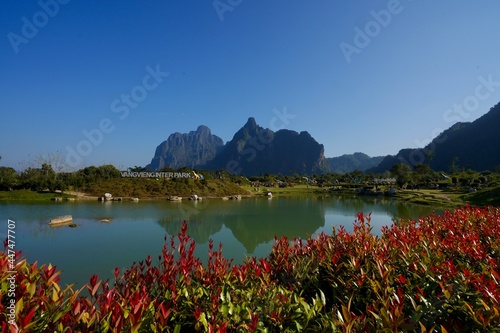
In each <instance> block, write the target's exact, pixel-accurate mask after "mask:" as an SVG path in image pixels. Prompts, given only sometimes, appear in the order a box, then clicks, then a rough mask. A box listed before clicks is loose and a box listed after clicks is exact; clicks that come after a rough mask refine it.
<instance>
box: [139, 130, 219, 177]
mask: <svg viewBox="0 0 500 333" xmlns="http://www.w3.org/2000/svg"><path fill="white" fill-rule="evenodd" d="M223 146H224V142H223V141H222V139H221V138H219V137H218V136H217V135H212V133H211V132H210V129H209V128H208V127H206V126H203V125H201V126H199V127H198V129H197V130H196V131H191V132H189V133H184V134H181V133H178V132H176V133H173V134H171V135H170V136H169V137H168V139H167V140H166V141H163V142H162V143H161V144H160V145H159V146H158V147H157V148H156V151H155V155H154V157H153V159H152V160H151V163H150V164H149V165H148V166H147V168H148V169H150V170H160V169H162V168H164V167H169V168H176V169H177V168H181V167H189V168H193V167H195V166H197V165H204V164H205V163H207V161H210V160H211V159H213V158H214V157H215V155H216V154H217V152H218V151H219V150H220V149H221V148H222V147H223Z"/></svg>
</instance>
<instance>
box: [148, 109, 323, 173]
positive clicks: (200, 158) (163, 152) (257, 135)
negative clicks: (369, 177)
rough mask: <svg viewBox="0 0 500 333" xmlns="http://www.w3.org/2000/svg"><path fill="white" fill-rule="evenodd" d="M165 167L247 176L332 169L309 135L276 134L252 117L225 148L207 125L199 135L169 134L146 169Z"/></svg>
mask: <svg viewBox="0 0 500 333" xmlns="http://www.w3.org/2000/svg"><path fill="white" fill-rule="evenodd" d="M164 167H170V168H180V167H191V168H200V169H206V170H220V169H226V170H228V171H229V172H231V173H235V174H242V175H246V176H253V175H261V174H264V173H270V174H280V173H281V174H283V175H289V174H293V173H299V174H313V173H322V172H325V171H328V168H329V167H328V162H327V161H326V160H325V157H324V147H323V145H321V144H319V143H318V142H317V141H316V140H314V138H312V137H311V135H310V134H309V133H307V132H300V133H297V132H295V131H291V130H279V131H277V132H273V131H272V130H270V129H265V128H262V127H261V126H259V125H257V123H256V122H255V119H254V118H249V119H248V121H247V122H246V124H245V125H244V126H243V127H242V128H241V129H239V130H238V131H237V132H236V133H235V134H234V136H233V138H232V140H231V141H229V142H227V143H226V144H225V145H223V144H222V139H220V138H219V137H217V136H215V135H211V133H210V130H209V129H208V127H205V126H200V127H198V130H197V131H196V132H190V133H188V134H181V133H174V134H172V135H170V136H169V138H168V139H167V140H166V141H164V142H163V143H162V144H160V145H159V146H158V148H156V152H155V156H154V157H153V159H152V161H151V163H150V164H149V165H148V166H147V168H148V169H150V170H159V169H161V168H164Z"/></svg>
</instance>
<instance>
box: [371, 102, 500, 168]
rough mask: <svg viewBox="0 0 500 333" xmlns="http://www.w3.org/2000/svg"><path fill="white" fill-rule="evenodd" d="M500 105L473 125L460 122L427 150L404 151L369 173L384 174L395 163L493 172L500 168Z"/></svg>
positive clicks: (431, 143)
mask: <svg viewBox="0 0 500 333" xmlns="http://www.w3.org/2000/svg"><path fill="white" fill-rule="evenodd" d="M499 131H500V103H499V104H497V105H495V106H494V107H492V108H491V109H490V111H489V112H488V113H486V114H484V115H483V116H481V117H480V118H478V119H476V120H475V121H473V122H457V123H455V124H454V125H453V126H451V127H450V128H448V129H447V130H445V131H443V132H442V133H441V134H439V135H438V136H437V137H436V138H435V139H434V140H432V141H431V142H430V143H429V144H428V145H426V146H425V147H424V148H416V149H411V148H407V149H401V150H400V151H399V152H398V153H397V154H396V155H389V156H386V157H385V158H384V159H383V160H382V161H381V162H380V164H379V165H378V166H376V167H374V168H371V169H368V170H367V172H374V173H379V172H384V171H387V170H390V169H391V168H392V166H393V165H394V164H396V163H404V164H407V165H410V166H415V165H417V164H420V163H425V164H428V165H429V166H430V167H431V169H433V170H439V171H448V172H454V171H458V170H460V169H472V170H477V171H485V170H494V169H495V168H497V167H498V166H500V133H499Z"/></svg>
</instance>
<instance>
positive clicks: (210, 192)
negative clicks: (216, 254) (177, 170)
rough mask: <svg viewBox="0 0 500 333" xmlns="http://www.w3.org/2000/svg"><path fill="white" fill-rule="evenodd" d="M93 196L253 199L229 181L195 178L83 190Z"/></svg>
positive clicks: (120, 181)
mask: <svg viewBox="0 0 500 333" xmlns="http://www.w3.org/2000/svg"><path fill="white" fill-rule="evenodd" d="M82 190H83V192H85V193H87V194H89V195H92V196H103V195H104V193H111V194H112V195H113V196H115V197H139V198H167V197H169V196H174V195H175V196H180V197H189V196H191V195H193V194H196V195H198V196H201V197H224V196H228V195H235V194H240V195H249V194H250V193H249V192H248V191H246V190H245V189H243V188H242V187H241V186H239V185H237V184H235V183H233V182H230V181H227V180H203V181H200V180H195V179H191V178H173V179H167V178H163V179H158V180H157V179H153V178H115V179H108V180H102V181H98V182H95V183H93V184H90V185H89V186H87V187H85V188H83V189H82Z"/></svg>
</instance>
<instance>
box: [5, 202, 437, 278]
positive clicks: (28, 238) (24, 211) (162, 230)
mask: <svg viewBox="0 0 500 333" xmlns="http://www.w3.org/2000/svg"><path fill="white" fill-rule="evenodd" d="M360 211H363V212H365V213H369V212H372V226H373V232H374V233H376V234H377V233H380V228H381V227H382V226H384V225H389V224H391V223H392V221H393V220H394V219H399V218H409V217H411V218H418V217H419V216H424V215H428V214H430V213H432V211H433V209H432V208H427V207H417V206H408V205H404V204H401V203H396V202H393V201H390V200H381V199H375V198H343V197H308V198H273V199H267V198H250V199H243V200H241V201H222V200H218V199H211V200H204V201H200V202H192V201H182V202H165V201H150V202H138V203H135V202H106V203H99V202H63V203H55V202H47V203H45V202H44V203H40V202H36V203H30V202H0V220H1V221H2V225H3V226H4V227H3V228H4V229H5V230H6V227H7V219H11V220H14V221H16V229H15V230H16V236H17V237H16V249H17V250H22V252H23V253H24V256H25V257H26V258H27V259H28V260H29V261H30V262H34V261H38V262H39V263H40V264H42V263H52V264H53V265H57V267H58V269H62V270H63V274H62V283H63V284H65V283H73V282H77V285H78V286H81V285H82V284H84V283H87V282H88V280H89V277H90V275H91V274H95V273H97V274H99V276H100V277H102V278H111V277H112V276H113V274H112V272H113V270H114V268H115V267H119V268H121V269H122V271H123V269H124V268H126V267H129V266H130V265H131V264H132V262H134V261H138V260H143V259H144V258H145V257H146V256H147V255H148V254H150V255H152V257H153V259H155V258H157V255H158V254H160V253H161V249H162V246H163V244H164V236H165V235H168V236H169V235H175V234H177V233H178V232H179V230H180V227H181V223H182V221H184V220H186V221H188V233H189V234H190V236H191V237H192V238H194V239H195V240H196V242H197V243H198V245H197V249H196V253H195V254H196V255H197V256H198V257H200V258H201V259H202V260H203V261H204V262H205V261H206V252H207V248H208V240H209V239H213V240H214V243H215V244H218V243H219V242H222V243H223V253H224V255H225V256H226V257H228V258H233V260H234V262H235V263H240V262H242V261H243V260H244V259H245V257H246V256H257V257H265V256H266V255H267V254H269V252H270V250H271V246H272V244H273V241H274V236H275V235H276V236H278V237H280V236H287V237H289V238H293V237H302V238H306V237H307V236H308V235H313V236H314V235H317V234H318V233H319V232H322V231H323V232H325V233H327V234H330V233H331V231H332V226H340V225H343V226H344V227H345V228H346V229H347V230H348V231H352V223H353V222H354V219H355V216H356V214H357V213H358V212H360ZM60 215H72V216H73V222H74V223H76V224H77V225H78V226H77V227H76V228H69V227H61V228H51V227H49V226H48V222H49V221H50V219H52V218H53V217H56V216H60ZM102 218H110V219H111V220H112V222H110V223H103V222H99V220H100V219H102ZM2 232H3V234H0V236H1V237H2V238H4V237H6V231H5V232H4V231H3V230H0V233H2Z"/></svg>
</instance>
